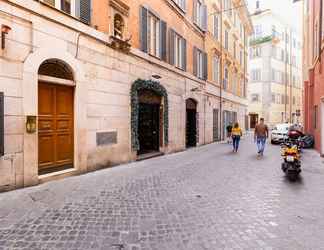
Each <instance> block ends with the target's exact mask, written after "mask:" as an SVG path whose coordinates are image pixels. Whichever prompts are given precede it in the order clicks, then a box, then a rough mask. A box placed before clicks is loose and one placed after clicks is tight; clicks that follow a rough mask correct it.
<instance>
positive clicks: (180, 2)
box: [173, 0, 186, 10]
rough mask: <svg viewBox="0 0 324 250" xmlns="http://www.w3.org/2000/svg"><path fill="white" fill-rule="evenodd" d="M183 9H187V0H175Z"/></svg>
mask: <svg viewBox="0 0 324 250" xmlns="http://www.w3.org/2000/svg"><path fill="white" fill-rule="evenodd" d="M173 1H174V2H175V3H176V4H177V5H178V6H179V7H180V8H181V9H182V10H186V0H173Z"/></svg>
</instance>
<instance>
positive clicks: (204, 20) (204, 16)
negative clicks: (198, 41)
mask: <svg viewBox="0 0 324 250" xmlns="http://www.w3.org/2000/svg"><path fill="white" fill-rule="evenodd" d="M201 11H202V13H201V16H202V27H201V28H202V29H203V31H207V29H208V27H207V26H208V21H207V18H208V14H207V5H205V4H204V5H203V6H202V8H201Z"/></svg>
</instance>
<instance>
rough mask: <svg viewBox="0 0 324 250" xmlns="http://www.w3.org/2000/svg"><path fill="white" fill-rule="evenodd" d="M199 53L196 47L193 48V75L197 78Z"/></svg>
mask: <svg viewBox="0 0 324 250" xmlns="http://www.w3.org/2000/svg"><path fill="white" fill-rule="evenodd" d="M197 53H198V49H197V48H196V47H194V48H193V74H194V75H195V76H198V69H197V66H198V65H197Z"/></svg>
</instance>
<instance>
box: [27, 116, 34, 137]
mask: <svg viewBox="0 0 324 250" xmlns="http://www.w3.org/2000/svg"><path fill="white" fill-rule="evenodd" d="M26 132H27V133H28V134H33V133H36V116H34V115H28V116H27V121H26Z"/></svg>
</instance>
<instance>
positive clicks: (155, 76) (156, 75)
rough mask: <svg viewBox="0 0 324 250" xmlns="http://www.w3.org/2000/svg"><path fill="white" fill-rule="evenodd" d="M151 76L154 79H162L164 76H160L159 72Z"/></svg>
mask: <svg viewBox="0 0 324 250" xmlns="http://www.w3.org/2000/svg"><path fill="white" fill-rule="evenodd" d="M151 77H152V78H153V79H155V80H160V79H161V78H162V76H160V75H158V74H153V75H152V76H151Z"/></svg>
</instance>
